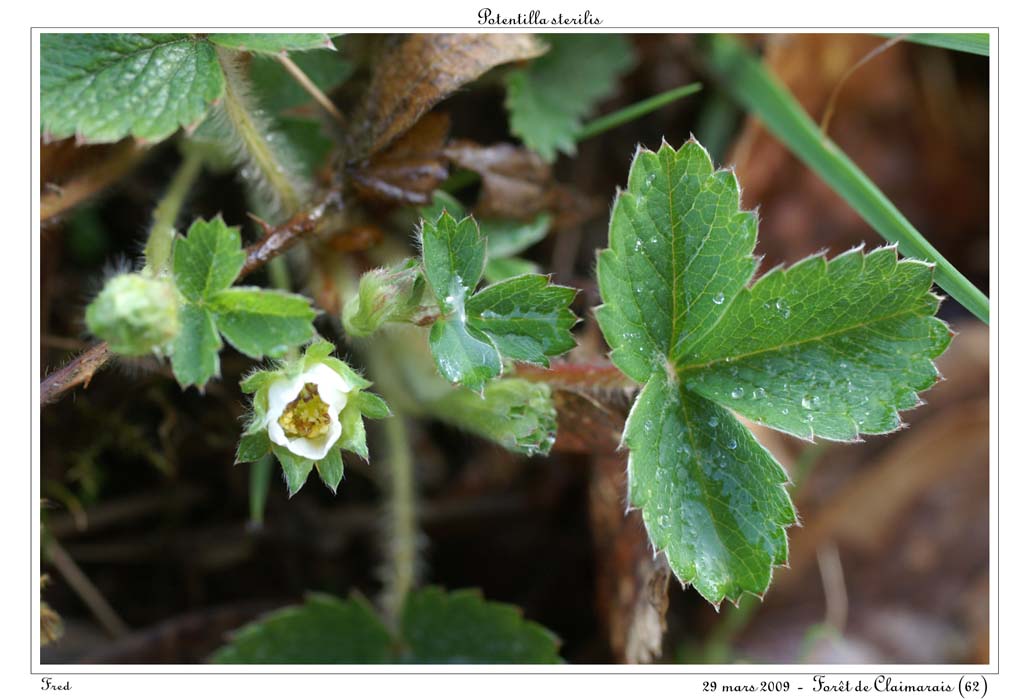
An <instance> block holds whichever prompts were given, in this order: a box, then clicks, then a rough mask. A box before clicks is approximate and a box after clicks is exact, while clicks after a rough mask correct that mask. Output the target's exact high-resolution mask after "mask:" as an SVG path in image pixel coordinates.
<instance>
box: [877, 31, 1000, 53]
mask: <svg viewBox="0 0 1029 700" xmlns="http://www.w3.org/2000/svg"><path fill="white" fill-rule="evenodd" d="M879 36H884V37H887V38H890V37H895V36H902V37H904V41H910V42H912V43H915V44H924V45H925V46H935V47H937V48H941V49H950V50H951V51H963V52H965V53H974V54H976V55H978V56H989V55H990V35H989V34H951V33H948V34H880V35H879Z"/></svg>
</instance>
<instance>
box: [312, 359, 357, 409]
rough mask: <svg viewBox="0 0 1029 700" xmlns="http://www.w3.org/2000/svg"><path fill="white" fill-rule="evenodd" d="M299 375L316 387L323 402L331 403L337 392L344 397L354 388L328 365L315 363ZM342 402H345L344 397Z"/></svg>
mask: <svg viewBox="0 0 1029 700" xmlns="http://www.w3.org/2000/svg"><path fill="white" fill-rule="evenodd" d="M300 376H301V377H303V378H304V379H305V381H308V382H312V383H313V384H315V385H316V386H317V387H318V395H319V396H321V397H322V401H324V402H325V403H331V402H332V401H333V399H335V398H336V397H335V396H334V395H335V394H337V393H338V394H342V395H343V396H344V397H346V395H347V394H349V393H350V392H351V391H353V389H354V387H353V385H351V383H350V382H348V381H347V380H346V379H344V378H343V377H341V376H339V375H338V374H336V372H335V370H333V369H332V368H331V367H329V366H328V365H323V364H317V365H315V366H314V367H312V368H311V369H309V370H307V371H306V372H304V373H303V374H302V375H300ZM343 403H344V404H346V399H345V398H344V400H343ZM341 408H342V407H341Z"/></svg>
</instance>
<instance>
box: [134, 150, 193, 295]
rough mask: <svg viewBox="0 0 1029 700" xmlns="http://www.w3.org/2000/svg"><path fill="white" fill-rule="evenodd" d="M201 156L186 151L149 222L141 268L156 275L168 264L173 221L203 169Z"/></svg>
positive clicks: (172, 237)
mask: <svg viewBox="0 0 1029 700" xmlns="http://www.w3.org/2000/svg"><path fill="white" fill-rule="evenodd" d="M203 167H204V159H203V157H202V156H200V155H199V154H197V153H194V152H190V153H187V154H186V156H185V158H184V159H183V161H182V163H181V164H180V165H179V169H178V170H176V171H175V177H173V178H172V181H171V185H170V186H169V187H168V191H167V192H165V193H164V197H162V198H161V201H160V202H158V203H157V207H156V208H155V209H154V223H153V224H152V225H151V226H150V236H149V238H147V242H146V249H145V250H144V255H145V256H146V266H145V267H144V268H143V269H144V271H145V272H147V273H148V274H151V275H155V276H156V275H159V274H161V273H163V272H165V271H166V270H167V268H168V263H169V261H170V260H171V252H172V243H174V241H175V222H176V220H178V218H179V212H181V211H182V205H183V204H184V203H185V201H186V196H187V195H188V194H189V190H190V189H191V188H192V187H193V183H194V182H196V179H197V177H199V175H200V171H201V170H203Z"/></svg>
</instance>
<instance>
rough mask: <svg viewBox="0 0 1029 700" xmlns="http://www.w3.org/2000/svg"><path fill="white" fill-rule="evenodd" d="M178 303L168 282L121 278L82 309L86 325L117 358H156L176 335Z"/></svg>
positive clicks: (134, 275)
mask: <svg viewBox="0 0 1029 700" xmlns="http://www.w3.org/2000/svg"><path fill="white" fill-rule="evenodd" d="M179 303H180V302H179V293H178V290H176V289H175V285H174V283H173V282H172V281H171V280H170V279H168V278H153V277H145V276H143V275H142V274H139V273H127V274H121V275H118V276H117V277H113V278H111V280H110V281H108V282H107V284H106V285H105V286H104V288H103V290H102V291H101V292H100V294H98V295H97V297H96V298H95V299H94V300H93V301H92V303H91V304H90V305H89V306H88V307H86V325H87V326H88V327H89V330H90V332H92V333H93V334H94V335H96V336H97V337H98V338H101V339H102V340H106V341H107V344H108V345H110V346H111V350H113V351H114V352H116V353H119V354H121V355H130V356H135V355H147V354H149V353H158V354H160V353H164V352H166V350H167V348H168V346H169V345H170V344H171V342H172V341H173V340H175V338H176V336H178V334H179Z"/></svg>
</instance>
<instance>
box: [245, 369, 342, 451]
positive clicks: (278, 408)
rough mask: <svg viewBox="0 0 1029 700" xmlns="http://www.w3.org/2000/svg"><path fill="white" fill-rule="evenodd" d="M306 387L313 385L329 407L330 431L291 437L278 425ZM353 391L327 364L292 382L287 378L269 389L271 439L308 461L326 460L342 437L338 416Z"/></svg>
mask: <svg viewBox="0 0 1029 700" xmlns="http://www.w3.org/2000/svg"><path fill="white" fill-rule="evenodd" d="M305 384H314V385H315V388H317V390H318V396H319V398H321V400H322V401H324V402H325V403H326V404H327V405H328V407H329V431H328V432H327V433H326V434H325V435H321V436H319V437H316V438H306V437H297V438H290V437H287V436H286V433H285V431H284V430H283V429H282V426H281V425H279V418H280V417H281V416H282V413H283V412H284V411H285V410H286V406H288V405H289V404H290V403H292V402H293V401H294V400H295V399H296V398H297V396H299V395H300V392H301V390H302V389H303V388H304V385H305ZM353 388H354V387H353V386H352V385H351V384H350V382H348V381H347V380H346V379H344V378H343V377H341V376H339V375H338V374H336V372H335V370H333V369H332V368H331V367H329V366H328V365H324V364H317V365H315V366H314V367H311V368H310V369H308V370H307V371H306V372H303V373H302V374H300V375H299V376H297V377H294V378H293V379H285V378H284V379H280V380H279V381H277V382H274V383H273V384H272V385H271V386H270V387H269V388H268V413H267V414H266V415H267V417H266V423H265V425H266V426H267V428H268V438H269V439H270V440H271V441H272V442H274V443H275V444H276V445H280V446H282V447H285V448H286V449H288V450H289V451H290V452H292V453H293V454H295V455H297V456H300V457H304V458H305V459H312V460H315V461H317V460H320V459H322V458H324V457H325V455H327V454H328V453H329V450H330V449H331V448H332V446H333V445H335V444H336V441H337V440H339V438H340V435H342V434H343V426H342V425H341V424H340V422H339V413H340V411H342V410H343V408H344V407H345V406H346V405H347V397H348V395H349V393H350V392H351V391H352V390H353Z"/></svg>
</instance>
